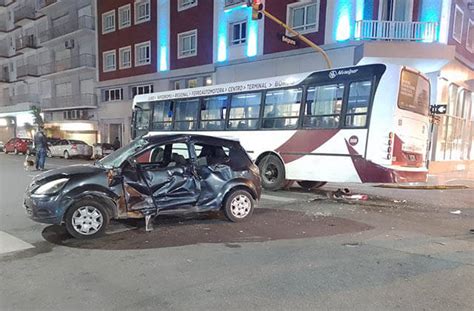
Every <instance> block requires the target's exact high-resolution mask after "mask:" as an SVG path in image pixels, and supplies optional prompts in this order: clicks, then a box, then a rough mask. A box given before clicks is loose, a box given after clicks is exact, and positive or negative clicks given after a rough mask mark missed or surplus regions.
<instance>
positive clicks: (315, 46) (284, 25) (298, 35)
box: [261, 10, 332, 69]
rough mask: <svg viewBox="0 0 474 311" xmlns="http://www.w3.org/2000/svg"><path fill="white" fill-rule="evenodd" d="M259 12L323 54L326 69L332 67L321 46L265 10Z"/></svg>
mask: <svg viewBox="0 0 474 311" xmlns="http://www.w3.org/2000/svg"><path fill="white" fill-rule="evenodd" d="M261 12H262V13H263V14H264V15H265V16H266V17H268V18H269V19H271V20H272V21H274V22H275V23H277V24H278V25H280V26H282V27H283V28H285V29H286V30H288V31H289V32H290V33H292V34H293V35H295V36H296V37H297V38H298V39H300V40H301V41H303V42H304V43H306V44H307V45H309V46H310V47H312V48H313V49H314V50H315V51H316V52H318V53H321V54H323V57H324V60H325V61H326V63H327V66H328V69H331V68H332V62H331V60H330V59H329V56H328V54H327V53H326V52H325V51H324V50H323V49H322V48H320V47H319V46H317V45H316V44H314V43H313V42H311V40H309V39H308V38H306V37H305V36H303V35H302V34H300V33H299V32H297V31H296V30H293V28H291V27H290V26H288V25H287V24H285V23H284V22H282V21H281V20H279V19H278V18H277V17H275V16H273V15H272V14H270V13H268V12H267V11H266V10H261Z"/></svg>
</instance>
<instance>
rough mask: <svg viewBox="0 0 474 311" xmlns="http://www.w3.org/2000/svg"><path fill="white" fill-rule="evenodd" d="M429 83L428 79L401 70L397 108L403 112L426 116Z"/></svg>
mask: <svg viewBox="0 0 474 311" xmlns="http://www.w3.org/2000/svg"><path fill="white" fill-rule="evenodd" d="M429 100H430V83H429V81H428V79H426V78H424V77H423V76H421V75H419V74H416V73H414V72H411V71H408V70H405V69H404V70H402V76H401V81H400V91H399V94H398V107H399V108H401V109H404V110H408V111H411V112H415V113H418V114H422V115H428V108H429Z"/></svg>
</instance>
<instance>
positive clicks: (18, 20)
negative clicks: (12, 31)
mask: <svg viewBox="0 0 474 311" xmlns="http://www.w3.org/2000/svg"><path fill="white" fill-rule="evenodd" d="M35 18H36V12H35V8H34V7H32V6H24V7H20V8H19V9H17V10H15V18H14V22H15V25H16V24H19V25H21V26H23V25H24V24H26V23H28V22H29V21H32V20H35Z"/></svg>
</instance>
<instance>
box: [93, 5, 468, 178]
mask: <svg viewBox="0 0 474 311" xmlns="http://www.w3.org/2000/svg"><path fill="white" fill-rule="evenodd" d="M262 2H263V3H264V4H265V8H266V10H268V11H269V12H271V13H272V14H273V15H275V16H276V17H278V18H280V19H281V20H283V21H285V22H286V23H288V24H289V25H291V26H293V27H294V28H295V29H296V30H298V31H299V32H301V33H303V34H305V35H306V36H307V37H308V38H310V39H311V40H312V41H313V42H315V43H317V44H319V45H321V46H322V47H323V48H324V49H325V50H326V51H327V52H328V54H329V56H330V58H331V60H332V62H333V65H334V66H335V67H341V66H350V65H354V64H363V63H373V62H383V63H396V64H402V65H407V66H411V67H413V68H416V69H418V70H420V71H422V72H424V73H426V74H427V75H428V76H429V77H430V79H431V85H432V94H431V102H432V104H436V103H438V104H447V105H448V107H449V111H448V114H447V115H446V116H443V117H442V118H441V121H440V123H439V124H438V125H436V126H435V128H434V137H435V139H434V146H433V149H432V160H435V161H442V162H444V163H448V162H450V163H451V162H452V163H453V165H454V166H456V167H457V169H460V170H462V169H464V168H466V164H465V163H464V162H463V161H464V160H472V159H473V157H474V150H473V148H474V147H473V131H474V125H473V114H474V109H473V108H472V105H473V104H472V102H473V91H474V73H473V68H474V56H473V51H474V48H473V44H474V43H473V42H474V40H473V33H474V31H473V20H474V11H473V8H474V7H473V6H474V5H473V3H472V2H471V1H467V0H299V1H298V0H271V1H268V0H267V1H263V0H262ZM97 17H98V19H97V29H98V41H97V45H98V65H99V66H98V79H99V82H98V88H97V96H98V98H99V109H98V116H99V120H100V124H101V125H100V128H99V131H100V135H101V138H102V139H103V140H104V141H112V140H113V139H114V137H115V136H119V137H120V138H121V139H122V140H124V141H127V140H128V139H129V138H130V120H131V107H132V99H133V96H134V95H136V94H143V93H149V92H157V91H164V90H170V89H180V88H188V87H197V86H203V85H209V84H220V83H227V82H233V81H241V80H247V79H255V78H264V77H270V76H275V75H283V74H290V73H296V72H305V71H311V70H319V69H324V68H326V66H327V65H326V63H325V61H324V59H323V57H322V56H321V55H319V54H316V53H314V51H313V50H312V49H311V48H308V47H306V46H305V44H304V43H302V42H299V41H298V40H296V44H294V45H290V44H288V43H286V42H285V40H283V38H284V36H290V34H288V33H287V32H286V31H285V30H284V29H283V28H281V27H280V26H279V25H277V24H275V23H274V22H273V21H271V20H270V19H266V18H264V19H262V20H257V21H255V20H252V18H251V9H250V8H248V7H247V6H246V1H243V0H208V1H204V0H172V1H165V0H114V1H112V0H102V1H98V2H97Z"/></svg>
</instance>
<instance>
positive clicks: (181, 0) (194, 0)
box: [178, 0, 198, 11]
mask: <svg viewBox="0 0 474 311" xmlns="http://www.w3.org/2000/svg"><path fill="white" fill-rule="evenodd" d="M197 5H198V0H178V11H183V10H187V9H189V8H192V7H195V6H197Z"/></svg>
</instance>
